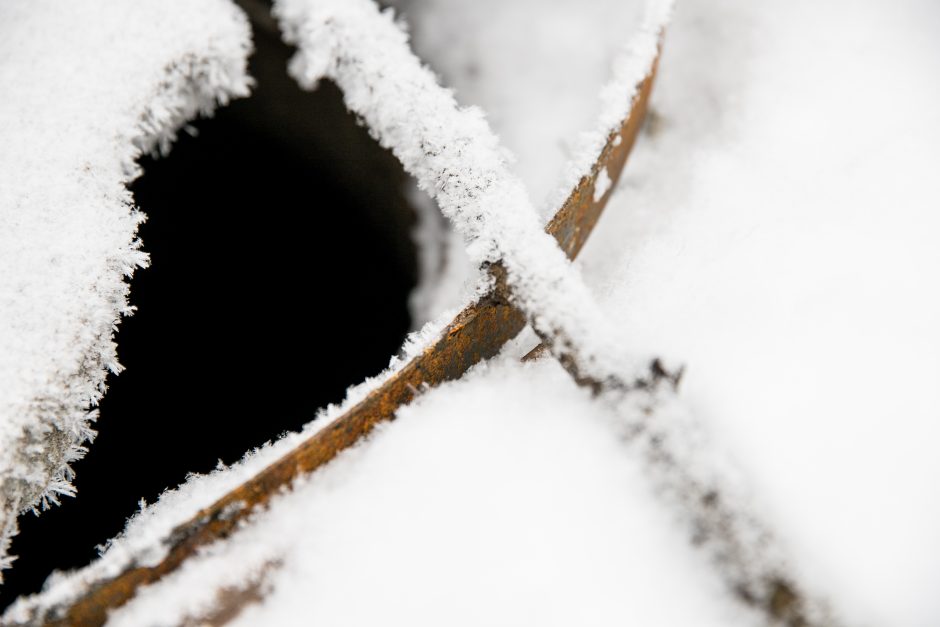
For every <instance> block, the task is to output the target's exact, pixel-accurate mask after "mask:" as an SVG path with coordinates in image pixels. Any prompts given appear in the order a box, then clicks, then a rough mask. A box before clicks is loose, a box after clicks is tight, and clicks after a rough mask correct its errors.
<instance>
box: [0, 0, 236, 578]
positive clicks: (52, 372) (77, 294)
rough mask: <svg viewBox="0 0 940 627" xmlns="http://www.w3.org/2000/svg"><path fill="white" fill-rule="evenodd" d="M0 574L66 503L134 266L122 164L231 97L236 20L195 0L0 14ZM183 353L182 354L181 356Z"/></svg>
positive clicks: (110, 365) (127, 176) (222, 6)
mask: <svg viewBox="0 0 940 627" xmlns="http://www.w3.org/2000/svg"><path fill="white" fill-rule="evenodd" d="M0 24H3V37H0V59H2V60H3V61H2V63H0V85H3V86H4V87H5V97H4V98H2V99H0V135H2V137H3V140H4V141H3V147H2V148H0V267H2V268H3V272H2V273H0V316H2V324H0V566H3V565H6V564H7V563H8V562H7V558H6V556H5V553H6V550H7V547H8V541H9V537H10V535H12V534H13V533H15V531H16V516H17V514H18V513H19V512H20V511H21V510H24V509H29V508H36V507H41V508H45V507H47V506H48V503H49V502H57V498H58V495H61V494H67V495H71V494H73V493H74V490H73V488H72V486H71V483H70V479H71V476H72V474H71V470H70V469H69V464H70V463H71V462H72V461H75V460H76V459H78V458H80V457H81V456H82V455H83V453H84V451H85V448H84V447H85V445H86V444H87V443H88V442H89V441H90V440H91V439H92V437H93V435H94V431H93V429H92V422H93V421H94V418H95V411H94V409H93V407H94V405H95V403H96V402H97V400H98V399H99V398H100V396H101V394H102V393H103V391H104V382H105V376H106V373H107V372H108V371H110V372H114V373H116V372H118V371H119V370H120V365H119V364H118V363H117V360H116V356H115V350H114V343H113V341H112V335H113V332H114V328H115V325H116V324H117V323H118V321H119V319H120V316H121V315H127V314H129V313H131V311H132V308H131V307H130V306H129V305H128V303H127V290H128V286H127V283H126V282H125V279H126V278H127V277H128V276H130V274H131V273H132V272H133V270H134V269H135V268H136V267H140V266H143V265H145V264H146V263H147V256H146V255H145V254H144V253H142V252H141V251H140V248H139V242H137V240H136V236H135V233H136V230H137V225H138V224H139V223H140V222H141V221H142V220H143V215H142V214H140V213H139V212H137V211H135V209H134V207H133V203H132V201H131V198H130V193H129V192H128V191H127V189H126V187H125V186H126V184H127V183H128V182H129V181H131V180H132V179H133V178H134V177H135V176H136V175H137V174H138V172H137V167H136V165H135V163H134V160H135V158H136V157H137V156H138V155H140V154H141V153H142V152H147V151H151V150H157V149H165V148H166V146H167V145H168V144H169V142H170V141H171V140H172V139H173V137H174V133H175V132H176V131H177V129H178V128H180V127H181V126H182V125H183V124H184V123H185V122H187V121H188V120H190V119H192V118H194V117H195V116H196V115H197V114H203V115H205V114H209V113H211V111H212V109H213V108H214V107H215V105H216V103H217V102H222V103H224V102H226V101H227V100H228V99H229V98H232V97H237V96H244V95H246V94H247V92H248V87H249V80H248V78H247V76H246V74H245V60H246V57H247V54H248V51H249V49H250V40H249V31H248V24H247V21H246V20H245V18H244V16H243V15H242V14H241V12H240V11H239V10H238V9H236V8H235V7H234V6H233V5H232V4H231V3H229V2H225V1H222V0H206V2H203V3H200V4H199V6H198V7H197V6H194V5H193V4H192V3H188V2H184V1H174V2H157V1H146V2H135V3H133V5H131V4H128V3H122V2H101V3H96V4H95V5H94V6H91V5H88V4H85V3H64V4H63V3H59V2H52V1H33V0H30V1H7V2H3V3H2V6H0ZM181 358H183V356H181Z"/></svg>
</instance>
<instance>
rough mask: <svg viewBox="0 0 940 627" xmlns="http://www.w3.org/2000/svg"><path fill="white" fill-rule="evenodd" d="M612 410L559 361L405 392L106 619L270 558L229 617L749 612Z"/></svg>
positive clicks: (717, 615) (238, 579)
mask: <svg viewBox="0 0 940 627" xmlns="http://www.w3.org/2000/svg"><path fill="white" fill-rule="evenodd" d="M616 421H617V418H616V416H614V415H612V414H610V413H609V412H606V411H605V410H604V408H603V406H601V405H599V404H597V403H595V402H593V401H591V399H590V397H589V395H588V394H587V392H586V391H585V390H583V389H580V388H578V387H577V386H576V385H575V384H574V383H573V382H572V381H571V379H570V377H568V376H567V375H566V374H565V373H564V371H563V370H561V368H559V367H558V366H557V364H555V363H553V362H551V361H545V362H543V363H536V364H530V365H528V366H522V367H520V366H519V365H517V364H516V363H514V362H512V361H504V362H503V363H494V364H492V365H489V366H487V365H484V366H483V367H480V368H477V369H476V370H475V371H473V372H472V373H471V374H469V375H468V376H466V377H465V378H464V379H463V380H461V381H460V382H455V383H449V384H446V385H444V386H441V387H439V388H436V389H434V390H431V391H429V392H428V393H427V394H425V395H423V396H422V397H421V398H420V399H419V400H418V402H416V403H415V404H413V405H411V406H410V407H407V408H403V409H402V410H401V411H400V412H399V414H398V419H397V420H396V421H395V422H394V423H390V424H387V425H385V426H383V427H381V428H380V429H379V430H378V432H376V433H375V434H374V435H372V436H370V439H369V441H368V442H367V443H366V444H364V445H363V446H360V447H358V448H356V449H353V450H350V451H347V452H346V453H344V454H343V455H342V456H341V458H339V459H337V460H336V461H335V462H334V463H332V464H330V466H329V467H328V468H326V469H324V470H323V471H322V472H319V473H317V474H315V475H314V476H313V477H311V478H310V479H309V480H307V481H304V482H302V483H301V484H299V485H298V486H296V487H295V490H294V492H293V493H292V494H290V495H285V496H282V497H278V499H277V500H276V501H275V502H274V503H272V505H271V508H270V509H269V510H268V511H266V512H264V513H262V514H259V515H258V517H257V518H256V519H255V520H254V522H253V524H251V525H249V526H247V527H245V528H243V530H241V531H240V532H238V533H237V534H236V535H235V536H233V537H232V538H231V539H230V540H229V541H228V542H226V543H224V544H220V545H216V546H214V547H212V548H211V549H210V550H209V551H207V552H206V553H205V554H204V555H202V556H200V557H199V558H198V559H196V560H192V561H190V562H188V564H187V566H186V567H185V568H184V569H181V570H180V571H178V573H177V574H175V575H172V576H170V577H167V578H165V579H164V580H162V581H161V583H159V584H156V585H154V586H151V587H149V588H147V589H146V590H145V591H144V592H143V593H141V594H139V595H138V596H137V597H136V598H135V600H134V601H132V602H131V603H130V604H128V605H127V606H125V607H124V608H123V609H121V610H119V611H118V612H115V613H114V614H113V615H112V619H111V621H110V624H111V625H114V626H118V625H138V624H141V623H142V622H146V623H147V624H150V625H171V624H178V622H179V621H180V618H181V617H185V616H190V617H199V616H202V615H204V613H205V612H206V610H207V608H209V607H211V606H212V604H213V602H214V600H215V590H216V589H218V588H217V587H215V588H214V587H209V586H207V585H206V582H207V581H212V582H215V583H216V586H221V587H224V586H226V585H232V586H237V587H243V586H244V584H245V582H246V581H250V580H252V579H257V577H258V572H259V570H260V568H261V565H262V564H269V565H270V564H273V566H269V567H268V568H269V570H268V572H267V573H266V574H265V575H264V576H263V577H264V586H265V587H266V588H267V589H268V590H269V593H268V595H267V596H266V599H265V601H264V603H263V604H261V605H249V606H248V607H247V608H246V609H245V611H244V612H243V613H242V614H241V615H240V616H238V618H237V619H236V621H235V624H239V625H258V624H277V625H299V624H310V623H317V624H328V625H366V624H374V623H376V622H379V621H381V622H388V623H392V624H399V623H404V622H408V623H410V624H424V625H429V624H441V623H448V624H455V625H480V624H487V625H519V624H545V625H570V624H572V623H577V624H579V625H582V624H583V625H609V624H611V623H615V622H623V623H632V622H637V620H638V619H639V618H640V617H642V619H643V620H642V621H641V622H642V624H644V625H651V626H655V625H682V624H689V625H690V624H695V625H702V626H703V627H705V626H708V625H715V626H717V625H726V624H729V623H732V622H738V623H740V622H741V619H742V617H741V614H740V610H739V609H738V608H737V607H735V606H734V604H733V603H732V602H731V601H730V600H727V601H719V602H716V601H715V598H716V596H717V597H718V598H719V599H721V597H720V596H719V595H716V591H715V583H714V581H712V579H711V578H710V573H709V572H708V570H707V568H705V567H704V565H703V564H701V563H699V562H698V561H697V560H696V559H695V558H694V553H692V552H690V551H688V550H687V548H686V538H685V534H684V531H683V530H682V529H680V528H679V527H678V526H677V525H676V524H675V521H674V520H673V519H672V518H671V517H670V516H669V515H668V514H666V512H665V511H664V510H663V509H662V508H660V507H657V506H656V505H655V501H654V500H653V499H652V498H651V497H650V493H649V490H648V488H647V485H648V484H647V483H646V482H645V481H644V478H643V469H642V468H641V466H640V464H638V463H637V461H636V459H635V457H634V456H632V455H631V451H630V450H629V448H630V444H628V443H626V442H624V441H623V440H621V439H619V438H618V437H616V435H615V434H616V430H615V429H614V423H616ZM508 469H512V470H511V472H508V471H507V470H508ZM169 598H172V599H173V600H174V603H172V604H170V603H167V602H166V600H167V599H169ZM676 598H682V599H683V603H675V602H674V601H675V599H676Z"/></svg>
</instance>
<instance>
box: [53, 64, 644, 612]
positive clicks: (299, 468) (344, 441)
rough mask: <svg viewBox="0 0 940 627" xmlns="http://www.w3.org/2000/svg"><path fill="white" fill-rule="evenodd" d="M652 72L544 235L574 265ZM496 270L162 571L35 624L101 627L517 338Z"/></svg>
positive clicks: (519, 322) (118, 579) (206, 516)
mask: <svg viewBox="0 0 940 627" xmlns="http://www.w3.org/2000/svg"><path fill="white" fill-rule="evenodd" d="M655 70H656V66H655V64H654V66H653V68H652V71H651V72H650V75H649V76H648V77H647V78H646V79H645V80H644V81H643V82H642V83H641V84H640V88H639V90H638V92H637V95H636V97H635V98H634V101H633V103H632V108H631V111H630V114H629V116H628V118H627V119H626V120H625V121H624V123H623V125H622V127H621V129H620V130H619V131H618V132H616V133H613V134H611V136H610V137H609V138H608V141H607V145H606V146H605V147H604V149H603V151H602V152H601V155H600V157H599V159H598V161H597V163H596V164H595V165H594V168H593V169H592V172H591V175H590V176H586V177H584V178H582V179H581V181H580V182H579V183H578V185H577V186H576V187H575V189H574V190H573V191H572V193H571V195H570V196H569V197H568V199H567V200H566V201H565V203H564V205H563V206H562V207H561V209H559V211H558V212H557V213H556V215H555V216H554V218H552V220H551V221H550V222H549V224H548V226H547V227H546V230H547V231H548V232H549V233H551V234H552V235H554V236H555V238H556V239H557V240H558V243H559V245H560V246H561V247H562V249H564V250H565V252H566V253H567V254H568V256H569V257H571V258H574V257H575V256H576V255H577V254H578V252H580V250H581V248H582V247H583V246H584V244H585V242H586V241H587V237H588V235H590V233H591V230H592V229H593V228H594V225H595V224H596V223H597V220H598V218H599V217H600V214H601V211H603V209H604V206H605V205H606V204H607V199H608V197H609V195H610V194H611V192H612V190H613V189H614V188H615V184H616V182H617V179H618V178H619V176H620V173H621V170H622V169H623V166H624V164H625V162H626V160H627V156H628V155H629V154H630V151H631V149H632V147H633V144H634V142H635V140H636V137H637V135H638V133H639V130H640V128H641V126H642V122H643V119H644V116H645V114H646V109H647V104H648V100H649V95H650V91H651V89H652V85H653V78H654V75H655ZM602 169H606V171H607V174H608V176H609V177H610V179H611V181H612V182H613V183H614V184H612V185H610V187H609V189H608V190H607V192H606V193H605V194H603V195H602V196H601V197H600V198H599V199H598V200H597V201H595V200H594V185H595V180H596V179H597V177H598V174H599V173H600V172H601V170H602ZM492 270H493V272H494V275H495V276H496V279H497V280H496V287H495V288H494V289H493V290H492V291H491V292H490V294H488V295H487V296H485V297H483V298H481V299H480V300H478V301H477V302H475V303H473V304H471V305H469V306H468V307H466V308H465V309H464V310H463V311H461V312H460V313H459V314H458V315H457V317H456V318H454V320H453V321H452V322H451V323H450V324H449V325H447V327H446V328H445V329H444V331H443V332H442V334H441V336H440V338H439V339H438V340H437V341H436V342H435V343H434V344H432V345H431V346H429V347H428V348H427V349H425V350H424V352H423V353H422V354H421V355H419V356H418V357H416V358H414V359H412V360H411V361H410V362H408V363H407V364H406V365H405V366H403V367H402V368H401V369H400V370H399V371H398V372H396V373H395V374H394V375H392V376H391V377H390V378H389V379H388V380H387V381H385V382H384V383H383V384H382V385H381V386H379V387H378V388H376V389H375V390H373V391H372V392H371V393H370V394H369V395H368V396H367V397H366V398H365V399H363V400H362V401H361V402H359V403H358V404H357V405H355V406H354V407H352V408H351V409H349V410H348V411H347V412H346V413H345V414H343V415H342V416H340V417H339V418H337V419H335V420H334V421H333V422H332V423H330V424H329V425H327V426H326V427H324V428H323V429H322V430H321V431H319V432H318V433H316V434H315V435H313V436H311V437H310V439H308V440H307V441H305V442H304V443H302V444H301V445H299V446H298V447H296V448H295V449H293V450H292V451H291V452H290V453H288V454H286V455H285V456H284V457H282V458H281V459H280V460H278V461H277V462H275V463H273V464H271V465H270V466H268V467H267V468H265V469H264V470H262V471H261V472H259V473H258V474H257V475H255V476H254V477H253V478H252V479H250V480H248V481H247V482H245V483H243V484H242V485H240V486H239V487H237V488H235V489H234V490H232V491H231V492H229V493H228V494H227V495H225V496H224V497H222V498H221V499H219V500H218V501H217V502H216V503H214V504H213V505H211V506H209V507H207V508H206V509H204V510H202V511H201V512H199V513H198V514H197V515H196V516H194V517H193V518H192V519H191V520H189V521H188V522H186V523H184V524H182V525H180V526H178V527H177V528H176V529H175V530H174V531H173V532H172V533H171V535H170V537H169V538H167V540H166V543H167V545H168V550H167V554H166V557H164V559H163V560H162V561H161V562H159V563H158V564H156V565H154V566H132V567H130V568H128V569H127V570H125V571H124V572H122V573H120V574H119V575H117V576H115V577H113V578H111V579H109V580H106V581H102V582H100V583H98V584H97V585H95V586H93V587H92V588H91V589H89V590H88V592H86V594H85V595H84V596H82V597H81V598H79V599H77V600H76V601H75V602H74V603H72V604H71V605H69V606H65V607H58V608H54V609H52V610H50V611H49V612H48V614H47V615H45V616H37V617H35V618H36V621H35V622H46V623H47V624H52V625H101V624H103V623H104V622H105V620H106V618H107V614H108V611H109V610H112V609H114V608H116V607H119V606H121V605H123V604H124V603H126V602H127V601H128V600H129V599H130V598H131V597H133V596H134V594H135V592H136V591H137V589H138V587H140V586H143V585H146V584H149V583H153V582H155V581H157V580H159V579H160V578H161V577H163V576H165V575H167V574H168V573H171V572H173V571H175V570H176V569H177V568H179V567H180V566H181V565H182V564H183V562H184V561H185V560H186V559H187V558H189V557H190V556H191V555H193V554H194V553H195V552H196V551H197V550H198V549H199V548H200V547H203V546H206V545H208V544H210V543H212V542H215V541H217V540H220V539H223V538H226V537H228V536H229V535H230V534H231V533H232V532H233V531H234V530H235V529H236V528H237V526H238V525H239V523H241V522H242V521H244V520H245V519H246V518H247V517H248V516H249V515H250V513H251V512H252V511H253V510H254V509H255V508H257V507H258V506H263V505H265V504H266V503H267V502H268V501H269V500H270V498H271V497H272V496H273V495H275V494H277V493H278V492H279V491H281V490H282V489H284V488H286V487H288V486H289V485H290V484H291V482H292V481H293V480H294V479H295V478H297V477H298V476H300V475H302V474H305V473H309V472H312V471H314V470H316V469H317V468H319V467H320V466H322V465H323V464H325V463H327V462H329V461H330V460H331V459H333V458H334V457H336V455H337V454H339V453H340V452H341V451H342V450H344V449H346V448H348V447H350V446H352V445H353V444H355V443H356V442H357V441H359V440H360V439H361V438H363V437H364V436H365V435H367V434H368V433H369V432H370V431H371V430H372V429H373V428H374V427H375V425H376V424H378V423H380V422H383V421H386V420H391V419H392V418H394V415H395V411H396V410H397V409H398V408H399V407H401V406H402V405H404V404H407V403H408V402H410V401H411V400H412V398H413V397H414V393H415V390H418V389H422V386H425V387H433V386H435V385H437V384H439V383H442V382H444V381H449V380H453V379H456V378H458V377H460V376H461V375H462V374H463V373H464V372H466V371H467V370H468V369H469V368H470V367H471V366H472V365H474V364H476V363H477V362H479V361H481V360H483V359H487V358H489V357H492V356H493V355H495V354H496V353H497V352H498V351H499V350H500V348H502V346H503V345H504V344H505V343H506V342H507V341H508V340H510V339H511V338H513V337H514V336H515V335H516V334H518V333H519V332H520V331H521V330H522V328H523V327H524V326H525V317H524V316H523V314H522V313H521V312H520V311H519V310H518V309H516V308H515V307H513V306H512V305H511V304H510V303H509V302H508V300H507V298H506V297H505V295H504V294H505V292H506V290H505V287H504V280H503V276H504V273H505V271H504V270H502V269H501V268H499V267H498V266H497V267H494V268H492ZM501 285H502V286H503V287H502V288H501V287H500V286H501ZM248 598H251V597H250V595H249V597H248Z"/></svg>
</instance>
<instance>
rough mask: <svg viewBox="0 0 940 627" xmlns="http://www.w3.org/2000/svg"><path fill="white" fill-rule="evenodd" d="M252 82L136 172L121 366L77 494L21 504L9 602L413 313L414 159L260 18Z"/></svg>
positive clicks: (399, 332) (340, 372) (397, 329)
mask: <svg viewBox="0 0 940 627" xmlns="http://www.w3.org/2000/svg"><path fill="white" fill-rule="evenodd" d="M255 45H256V48H257V49H258V52H257V53H256V54H255V55H254V57H253V60H252V68H251V73H252V75H253V76H254V77H255V78H256V80H257V81H258V85H257V86H256V88H255V91H254V94H253V96H252V97H251V98H249V99H245V100H240V101H236V102H234V103H232V104H231V105H230V106H228V107H226V108H224V109H222V110H220V111H219V112H218V113H217V114H216V117H215V118H213V119H210V120H203V121H200V122H198V123H196V125H195V126H196V128H197V130H198V137H189V136H182V137H181V138H180V139H179V141H178V142H177V143H176V144H175V145H174V147H173V150H172V152H171V153H170V155H169V156H168V157H166V158H165V159H157V160H153V159H149V158H147V159H143V161H142V163H143V166H144V170H145V174H144V176H143V177H142V178H140V179H139V180H138V181H137V182H136V183H135V184H134V186H133V191H134V195H135V198H136V200H137V202H138V204H139V205H140V207H141V208H142V209H143V210H144V211H145V212H146V213H147V214H148V216H149V220H148V221H147V222H146V223H145V224H144V226H143V227H142V229H141V237H142V239H143V242H144V248H145V249H146V250H147V251H148V252H149V253H150V255H151V263H152V266H151V267H150V268H149V269H145V270H139V271H138V272H137V274H136V275H135V277H134V279H133V281H132V292H131V301H132V303H133V304H134V305H136V306H137V307H138V312H137V314H136V315H134V316H133V317H131V318H128V319H126V320H124V321H123V322H122V323H121V326H120V331H119V333H118V345H119V355H120V359H121V362H122V363H123V364H124V366H126V371H125V372H124V373H122V374H121V375H120V376H118V377H112V378H111V379H110V380H109V385H110V389H109V391H108V393H107V394H106V396H105V399H104V401H103V402H102V404H101V408H100V409H101V415H100V418H99V421H98V429H99V433H100V435H99V436H98V438H97V440H96V441H95V442H94V444H93V446H92V447H91V450H90V452H89V453H88V455H87V456H86V457H85V459H83V460H82V461H80V462H78V463H77V464H75V470H76V472H77V479H76V482H75V483H76V486H77V488H78V498H76V499H65V500H64V501H63V504H62V506H61V507H56V508H53V509H52V510H51V511H48V512H45V513H44V514H43V515H42V516H40V517H38V518H37V517H33V516H31V515H25V516H23V517H21V520H20V527H21V531H20V534H19V535H18V536H17V537H16V538H15V539H14V541H13V546H12V553H13V554H14V555H17V556H18V559H17V561H16V563H15V565H14V568H13V569H11V570H9V571H7V572H6V573H5V577H6V583H5V584H4V585H3V586H2V587H0V602H2V606H4V607H5V606H6V605H8V604H9V603H10V602H11V601H12V600H13V599H14V598H15V597H16V596H17V595H19V594H23V593H30V592H35V591H37V590H38V589H39V588H40V586H41V584H42V582H43V581H44V580H45V578H46V577H47V576H48V574H49V573H50V572H51V571H52V570H53V569H60V570H61V569H70V568H76V567H79V566H82V565H84V564H87V563H88V562H89V561H90V560H91V559H93V558H94V557H95V556H96V555H97V550H96V545H99V544H101V543H104V542H105V541H106V540H107V539H108V538H110V537H112V536H114V535H115V534H117V533H118V532H119V531H120V530H121V529H122V528H123V526H124V522H125V520H126V519H127V517H128V516H130V515H131V514H133V513H134V512H135V511H136V510H137V508H138V502H139V500H140V499H142V498H143V499H146V500H148V501H153V500H155V499H156V498H157V496H158V495H159V494H160V493H161V492H162V491H163V490H165V489H166V488H168V487H173V486H176V485H177V484H179V483H180V482H181V481H183V479H184V478H185V476H186V474H187V473H189V472H207V471H209V470H212V469H213V468H214V467H215V466H216V464H217V461H218V460H220V459H221V460H222V461H224V462H226V463H231V462H234V461H236V460H238V459H239V458H240V457H241V455H242V454H243V453H244V452H245V451H246V450H248V449H250V448H252V447H255V446H258V445H260V444H262V443H264V442H265V441H267V440H270V439H272V438H275V437H276V436H278V435H279V434H281V433H283V432H284V431H287V430H294V429H297V428H299V427H300V426H301V425H302V424H304V423H305V422H307V421H309V420H310V419H312V418H313V416H314V414H315V411H316V410H317V408H319V407H322V406H324V405H325V404H327V403H330V402H337V401H340V400H342V398H343V395H344V391H345V389H346V387H347V386H348V385H350V384H352V383H357V382H359V381H362V380H363V378H365V377H366V376H369V375H373V374H376V373H377V372H379V371H380V370H381V369H382V368H383V367H385V366H386V365H387V363H388V359H389V356H390V355H391V354H392V353H394V352H396V351H397V349H398V348H399V347H400V345H401V341H402V339H403V338H404V335H405V333H406V332H407V330H408V327H409V318H408V313H407V309H406V301H407V295H408V292H409V290H410V289H411V288H412V287H413V285H414V282H415V274H416V269H415V250H414V247H413V244H412V242H411V239H410V237H409V229H410V228H411V223H412V219H413V217H412V213H411V210H410V208H409V207H408V205H407V204H406V202H405V201H404V199H403V197H402V186H403V182H404V175H403V173H402V172H401V169H400V167H399V166H398V164H397V162H396V161H395V160H394V159H393V158H392V157H391V156H390V155H389V154H387V153H385V152H384V151H382V150H381V149H380V148H379V147H378V146H377V145H376V144H375V143H374V142H373V141H372V140H371V139H370V138H369V137H368V135H367V133H366V132H365V131H364V130H363V129H362V128H359V127H358V126H357V125H356V123H355V120H354V119H353V118H352V117H351V116H350V115H349V114H348V113H347V112H346V110H345V108H344V106H343V104H342V100H341V95H340V93H339V91H338V90H337V89H336V88H335V87H334V86H332V85H329V84H324V85H321V87H320V88H319V89H318V90H317V91H316V92H314V93H306V92H302V91H300V89H299V88H298V87H297V86H296V84H295V83H294V82H293V80H292V79H290V78H289V77H288V76H287V74H286V65H287V59H288V56H289V54H290V51H289V50H288V49H287V48H286V47H284V46H283V45H282V44H280V42H279V40H278V39H277V38H276V35H275V34H274V33H269V32H264V31H259V30H258V29H257V28H256V33H255Z"/></svg>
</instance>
